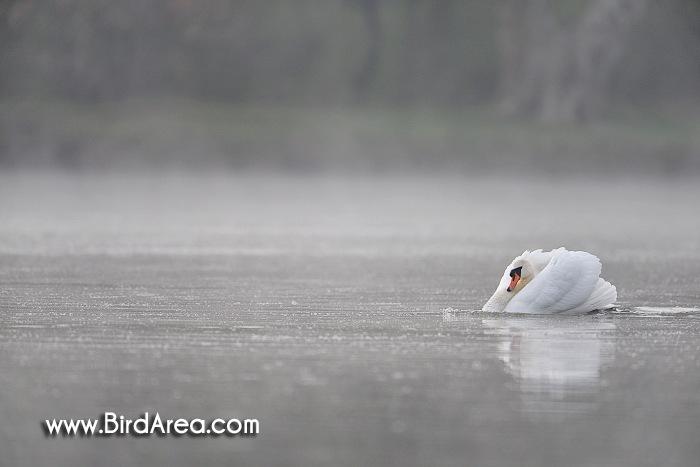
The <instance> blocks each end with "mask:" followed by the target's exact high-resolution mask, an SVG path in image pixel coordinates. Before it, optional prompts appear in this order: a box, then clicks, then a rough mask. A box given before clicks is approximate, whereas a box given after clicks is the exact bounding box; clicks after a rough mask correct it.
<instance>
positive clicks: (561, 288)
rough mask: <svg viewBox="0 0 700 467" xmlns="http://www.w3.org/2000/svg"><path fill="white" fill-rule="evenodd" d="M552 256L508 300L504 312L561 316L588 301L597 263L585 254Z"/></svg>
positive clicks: (557, 252) (561, 252)
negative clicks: (539, 270)
mask: <svg viewBox="0 0 700 467" xmlns="http://www.w3.org/2000/svg"><path fill="white" fill-rule="evenodd" d="M552 253H553V254H552V259H551V261H550V262H549V264H548V265H547V266H546V267H545V268H544V269H542V272H540V273H539V274H538V275H537V276H535V278H534V279H533V280H532V282H530V283H529V284H527V285H526V286H525V287H524V288H523V289H522V290H521V291H520V292H518V293H517V294H516V295H515V296H514V297H513V298H512V299H511V300H510V302H509V303H508V305H507V306H506V308H505V311H509V312H517V313H562V312H566V311H572V310H575V309H577V308H578V307H580V306H581V305H584V304H585V303H586V302H587V301H588V299H589V298H590V296H591V294H592V293H593V290H594V289H595V288H596V284H597V283H598V278H599V276H600V270H601V265H600V260H599V259H598V258H597V257H595V256H593V255H592V254H590V253H586V252H585V251H567V250H565V249H563V248H560V249H559V250H555V251H554V252H552ZM588 311H590V310H588Z"/></svg>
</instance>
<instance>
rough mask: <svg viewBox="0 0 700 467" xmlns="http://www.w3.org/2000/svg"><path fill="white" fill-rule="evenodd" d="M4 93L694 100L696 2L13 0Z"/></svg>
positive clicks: (534, 103)
mask: <svg viewBox="0 0 700 467" xmlns="http://www.w3.org/2000/svg"><path fill="white" fill-rule="evenodd" d="M0 29H1V37H0V39H1V44H2V45H1V46H0V47H2V50H1V52H2V54H1V57H0V60H1V62H0V65H1V70H2V71H1V76H0V93H1V94H2V96H3V97H4V98H8V97H10V98H17V97H26V96H42V97H59V98H65V99H69V100H76V101H80V102H85V103H100V102H109V101H115V100H116V101H118V100H123V99H130V98H140V97H144V96H160V95H181V96H187V97H193V98H197V99H206V100H217V101H226V102H231V103H242V102H265V103H270V102H284V103H286V102H289V103H297V104H298V103H301V104H313V105H316V104H323V105H357V104H369V105H377V106H403V105H427V106H437V107H464V106H471V105H483V104H490V103H493V104H496V103H497V104H498V109H499V110H500V111H501V112H502V113H504V114H507V115H524V116H536V117H537V116H539V117H540V118H541V119H543V120H551V121H557V120H559V119H562V118H563V119H565V120H574V121H578V120H585V119H588V118H592V117H593V118H594V117H596V116H598V115H600V114H601V113H602V112H604V109H605V108H606V106H607V105H606V104H607V103H608V102H610V101H613V102H621V103H624V104H632V105H637V104H645V105H659V104H660V103H678V102H684V101H687V100H688V99H691V100H692V99H695V100H696V101H697V99H698V98H699V96H698V89H699V88H700V1H698V0H665V1H646V0H497V1H494V0H472V1H469V2H464V1H461V0H436V1H427V0H299V1H295V2H289V1H284V0H4V1H3V2H2V6H1V7H0Z"/></svg>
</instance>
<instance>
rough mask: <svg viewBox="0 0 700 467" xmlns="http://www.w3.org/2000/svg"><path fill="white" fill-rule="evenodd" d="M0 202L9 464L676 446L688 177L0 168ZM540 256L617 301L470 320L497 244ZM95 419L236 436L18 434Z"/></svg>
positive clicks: (694, 303)
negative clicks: (243, 429)
mask: <svg viewBox="0 0 700 467" xmlns="http://www.w3.org/2000/svg"><path fill="white" fill-rule="evenodd" d="M640 187H644V188H645V189H643V190H640ZM0 191H1V192H0V200H2V201H0V212H2V217H3V222H2V228H1V230H0V239H2V243H1V245H2V247H1V249H0V257H1V258H2V261H1V262H0V264H1V265H2V266H1V268H0V280H1V281H2V294H1V295H0V307H1V308H2V310H3V313H2V318H1V320H0V336H1V337H2V338H1V339H0V345H1V346H2V353H3V354H4V355H5V358H4V359H3V360H2V364H0V365H1V368H0V370H1V371H2V373H3V375H5V378H4V380H5V381H6V383H5V384H4V385H3V394H4V396H3V403H2V410H3V413H4V414H5V415H4V420H6V423H7V424H6V428H5V429H4V430H3V435H2V439H3V441H2V443H3V447H4V449H3V453H4V454H3V456H6V457H5V459H9V462H10V463H13V464H36V463H39V464H41V463H46V462H50V461H51V459H56V458H60V459H62V460H65V461H67V462H69V463H71V464H75V465H90V464H92V463H93V460H94V459H98V458H102V457H103V456H107V457H109V458H110V459H117V460H118V462H119V463H120V464H121V465H140V464H143V463H144V462H146V461H147V462H152V463H156V464H169V465H190V464H192V463H193V462H195V463H196V462H206V463H214V464H217V463H221V464H223V463H228V462H231V461H235V462H242V463H275V462H277V461H278V460H279V459H285V460H286V462H288V463H290V464H294V465H309V464H311V465H321V464H328V463H331V464H340V465H356V464H357V463H358V462H359V463H363V464H374V465H379V464H402V465H425V464H427V463H430V464H433V465H452V464H461V463H463V462H464V461H465V459H470V460H473V461H474V462H477V463H483V464H487V465H490V464H498V465H543V464H544V465H547V464H551V465H559V464H562V463H568V462H571V463H574V464H587V463H593V464H620V463H626V462H635V463H640V465H644V463H645V462H652V463H656V462H661V463H665V464H668V465H687V464H688V463H692V462H693V459H695V458H696V456H697V455H698V451H697V443H696V437H695V436H694V433H695V432H696V428H697V426H698V423H699V421H698V417H697V416H696V414H694V412H693V410H692V409H690V410H689V409H688V407H693V406H694V405H696V404H697V403H698V399H697V397H698V396H697V394H698V392H697V391H696V388H697V387H698V384H699V383H700V380H698V377H697V376H696V375H698V374H700V373H698V372H697V371H696V370H697V367H698V360H697V358H696V356H697V355H698V354H699V353H698V350H700V349H698V340H697V333H698V331H699V329H698V324H699V323H700V320H699V319H698V318H699V317H700V315H699V314H698V312H697V308H698V296H697V285H698V284H697V278H696V276H695V274H693V268H694V264H697V261H698V259H700V250H699V249H698V244H697V241H696V238H697V237H696V235H695V232H697V231H698V227H699V226H698V222H700V220H699V219H700V215H699V214H700V212H698V207H697V204H696V203H695V201H694V200H695V199H697V196H696V195H697V184H696V183H695V181H694V180H688V181H682V180H680V181H679V180H677V181H675V182H674V183H669V182H663V181H659V180H656V179H646V180H641V179H633V180H627V181H620V182H617V183H610V182H609V181H605V182H601V181H593V180H589V179H578V180H572V179H569V180H559V181H557V180H548V179H536V178H530V179H528V180H526V181H525V180H523V179H521V178H502V179H494V178H479V179H473V178H464V177H455V176H452V177H444V176H439V177H436V176H433V177H428V176H410V177H403V178H397V177H391V178H387V177H376V176H375V177H359V176H354V177H349V176H342V177H340V176H332V177H303V178H299V177H297V176H270V175H257V176H250V175H245V176H231V175H173V176H165V177H164V176H162V175H161V176H155V175H139V176H133V175H132V176H125V175H123V174H122V175H114V174H112V175H109V174H107V175H105V174H82V175H72V174H65V173H43V174H36V173H15V174H12V175H11V176H7V175H5V176H3V177H2V183H1V184H0ZM10 194H11V195H12V196H10ZM514 200H516V201H514ZM560 245H565V246H567V247H568V248H574V249H576V248H578V249H585V250H587V251H590V252H593V253H594V254H596V255H598V256H599V257H600V258H601V260H602V262H603V276H604V277H605V278H606V279H608V280H610V281H612V282H613V283H614V284H615V285H616V286H617V288H618V293H619V300H618V303H619V306H618V310H617V311H613V312H605V313H599V314H593V315H584V316H573V317H557V316H520V315H511V316H504V315H500V314H496V315H494V314H489V313H482V312H478V311H475V310H479V309H480V308H481V306H482V305H483V303H484V301H485V300H486V299H487V298H488V297H489V296H490V294H491V293H492V292H493V289H494V288H495V286H496V284H497V283H498V280H499V278H500V275H501V273H502V269H503V267H504V265H505V264H507V263H508V262H509V261H510V260H511V259H512V257H514V256H516V255H517V254H519V253H521V252H522V250H524V249H526V248H539V247H543V248H547V249H549V248H554V247H558V246H560ZM676 307H681V308H676ZM664 311H665V313H664ZM105 411H114V412H115V413H117V414H121V415H124V416H125V417H130V418H134V419H135V418H136V417H138V416H140V415H141V414H142V413H143V412H145V411H148V412H149V413H151V414H154V413H155V412H156V411H157V412H159V413H160V415H161V417H166V416H167V417H170V418H180V417H184V418H206V419H213V418H217V417H222V418H230V417H237V418H257V419H259V420H260V424H261V428H260V430H261V431H260V434H259V435H258V436H256V437H254V438H243V437H241V438H228V437H219V438H209V437H206V438H198V437H195V438H191V437H181V438H173V437H168V438H164V439H160V438H157V437H150V438H131V437H127V438H125V439H122V438H99V437H97V438H86V439H80V438H62V437H58V438H56V439H46V438H44V434H43V430H41V427H40V426H39V424H40V422H42V421H43V420H44V419H47V418H48V419H53V418H99V417H100V416H101V414H102V413H103V412H105ZM640 420H641V421H642V422H643V423H640ZM7 427H12V429H11V430H10V429H8V428H7ZM659 433H668V435H665V434H664V435H663V437H662V438H661V440H660V441H659V442H657V443H655V444H654V445H653V446H651V445H650V444H649V443H648V442H647V440H648V438H649V437H650V436H659ZM523 445H527V446H528V447H529V448H528V449H526V450H524V449H523V448H522V446H523ZM545 457H546V458H545ZM111 462H112V461H110V463H111Z"/></svg>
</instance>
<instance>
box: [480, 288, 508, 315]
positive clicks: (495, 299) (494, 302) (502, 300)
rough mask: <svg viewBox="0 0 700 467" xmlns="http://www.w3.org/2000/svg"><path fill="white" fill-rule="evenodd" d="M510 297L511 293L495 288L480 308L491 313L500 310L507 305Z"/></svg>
mask: <svg viewBox="0 0 700 467" xmlns="http://www.w3.org/2000/svg"><path fill="white" fill-rule="evenodd" d="M511 298H513V294H511V293H508V292H506V291H505V290H497V291H496V293H494V294H493V295H492V296H491V298H489V301H488V302H486V304H485V305H484V307H483V308H482V309H481V310H482V311H487V312H491V313H498V312H501V311H503V310H505V309H506V305H508V302H509V301H510V299H511Z"/></svg>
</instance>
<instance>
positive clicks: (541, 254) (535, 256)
mask: <svg viewBox="0 0 700 467" xmlns="http://www.w3.org/2000/svg"><path fill="white" fill-rule="evenodd" d="M561 250H565V249H564V248H559V249H556V250H552V251H542V249H539V250H533V251H528V250H525V251H524V252H523V254H522V255H520V258H523V259H526V260H528V261H529V262H530V264H532V267H533V268H534V269H535V273H536V274H539V273H540V272H542V270H543V269H544V268H545V267H547V265H548V264H549V262H550V261H551V260H552V257H553V256H554V254H555V253H557V252H559V251H561ZM517 259H518V258H516V260H517ZM508 272H510V269H509V270H508Z"/></svg>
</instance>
